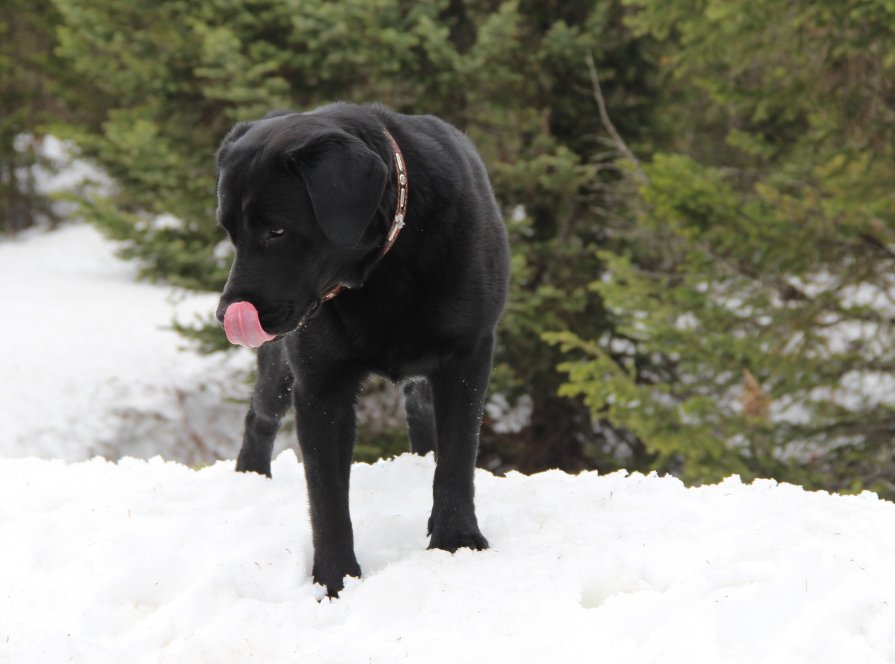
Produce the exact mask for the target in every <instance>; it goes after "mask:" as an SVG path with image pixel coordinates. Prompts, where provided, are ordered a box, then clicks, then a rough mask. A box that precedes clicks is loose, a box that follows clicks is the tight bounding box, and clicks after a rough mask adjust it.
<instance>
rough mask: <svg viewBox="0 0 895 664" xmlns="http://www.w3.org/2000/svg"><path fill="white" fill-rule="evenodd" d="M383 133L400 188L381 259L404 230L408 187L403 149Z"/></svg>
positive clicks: (340, 287) (329, 296)
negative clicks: (393, 160)
mask: <svg viewBox="0 0 895 664" xmlns="http://www.w3.org/2000/svg"><path fill="white" fill-rule="evenodd" d="M382 131H383V132H384V133H385V137H386V138H387V139H388V142H389V144H390V145H391V148H392V155H393V156H394V159H395V181H396V184H397V186H398V203H397V205H396V207H395V217H394V219H392V226H391V228H390V229H389V231H388V235H387V236H386V239H385V244H384V245H383V247H382V249H381V250H380V252H379V259H382V257H383V256H385V255H386V254H387V253H388V252H389V251H390V250H391V248H392V246H393V245H394V244H395V240H397V239H398V235H399V234H400V233H401V229H402V228H404V224H405V222H404V218H405V217H406V216H407V185H408V182H407V165H406V163H405V162H404V154H403V153H402V152H401V148H399V147H398V143H397V142H396V141H395V138H394V137H393V136H392V135H391V134H390V133H389V131H388V129H386V128H385V127H383V128H382ZM379 259H377V260H379ZM346 288H347V286H346V285H345V284H336V285H335V286H333V287H332V288H330V289H329V290H328V291H326V292H325V293H324V294H323V297H321V298H320V301H321V302H328V301H329V300H331V299H333V298H334V297H335V296H336V295H338V294H339V293H341V292H342V291H343V290H345V289H346Z"/></svg>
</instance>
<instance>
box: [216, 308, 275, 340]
mask: <svg viewBox="0 0 895 664" xmlns="http://www.w3.org/2000/svg"><path fill="white" fill-rule="evenodd" d="M224 332H226V333H227V341H229V342H230V343H231V344H239V345H240V346H246V347H247V348H257V347H258V346H260V345H261V344H263V343H264V342H265V341H271V340H272V339H274V338H276V335H274V334H268V333H267V332H265V331H264V328H263V327H261V322H260V321H259V320H258V310H257V309H255V305H253V304H252V303H251V302H234V303H233V304H231V305H230V306H229V307H227V311H226V312H225V313H224Z"/></svg>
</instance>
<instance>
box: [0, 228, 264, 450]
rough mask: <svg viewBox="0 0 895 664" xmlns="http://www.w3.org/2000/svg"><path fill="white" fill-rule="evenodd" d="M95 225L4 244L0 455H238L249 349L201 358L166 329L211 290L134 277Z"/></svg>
mask: <svg viewBox="0 0 895 664" xmlns="http://www.w3.org/2000/svg"><path fill="white" fill-rule="evenodd" d="M114 251H115V245H114V244H113V243H112V242H110V241H108V240H106V239H105V238H103V237H102V236H101V235H100V234H99V233H98V232H97V231H96V230H95V229H94V228H92V227H90V226H87V225H85V224H81V223H73V224H69V225H66V226H63V227H61V228H60V229H59V230H55V231H49V232H46V231H32V232H28V233H24V234H22V235H20V236H17V237H15V238H11V239H10V238H5V239H2V240H0V303H2V307H3V321H2V324H0V349H2V350H0V376H2V378H3V380H2V381H0V456H7V457H10V456H12V457H18V456H27V455H37V456H43V457H56V458H62V459H68V460H81V459H86V458H89V457H91V456H93V455H96V454H102V455H105V456H111V457H115V458H117V457H120V456H124V455H130V456H141V457H151V456H154V455H156V454H163V455H164V456H165V457H166V458H171V459H178V460H181V461H184V462H187V463H196V462H200V461H203V460H208V459H209V458H212V459H213V458H216V455H221V454H224V455H226V456H233V455H234V454H235V452H236V450H238V445H239V440H240V437H241V427H242V417H243V415H244V412H245V405H244V403H238V402H236V400H239V399H243V400H244V399H245V398H246V396H247V394H248V392H249V385H248V384H247V383H246V382H245V375H246V371H247V369H248V368H249V367H251V366H252V362H253V361H254V360H253V356H252V354H251V353H250V352H248V351H246V352H238V351H237V352H235V353H232V354H229V355H224V354H217V355H213V356H200V355H198V354H196V353H195V352H192V351H190V350H189V349H188V348H186V345H187V344H186V342H185V341H184V340H183V339H182V338H181V337H180V336H179V335H178V334H177V333H176V332H174V331H173V330H172V329H171V323H172V319H173V318H174V317H178V318H179V319H180V320H183V321H192V320H193V317H194V316H196V315H199V314H206V315H207V314H208V312H210V311H211V310H212V309H213V307H214V306H215V302H216V297H215V295H214V294H211V293H209V294H207V295H205V294H200V295H196V294H190V295H186V294H183V293H177V292H174V291H172V290H171V289H170V288H167V287H163V286H156V285H151V284H144V283H137V282H136V268H135V266H134V265H133V264H131V263H128V262H125V261H122V260H120V259H118V258H116V257H115V255H114Z"/></svg>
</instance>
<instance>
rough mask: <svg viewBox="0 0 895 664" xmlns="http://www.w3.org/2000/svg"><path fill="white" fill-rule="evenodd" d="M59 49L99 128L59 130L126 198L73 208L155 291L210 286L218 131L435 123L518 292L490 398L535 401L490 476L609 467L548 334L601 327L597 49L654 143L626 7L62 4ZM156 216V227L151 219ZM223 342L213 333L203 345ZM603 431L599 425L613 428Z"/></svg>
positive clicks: (69, 0)
mask: <svg viewBox="0 0 895 664" xmlns="http://www.w3.org/2000/svg"><path fill="white" fill-rule="evenodd" d="M54 1H55V3H56V6H57V7H58V8H59V11H60V12H61V14H62V16H63V18H64V27H63V29H62V31H61V33H60V40H61V53H62V54H63V55H64V56H65V57H66V58H68V59H69V60H70V61H71V62H72V64H73V66H74V67H75V68H76V69H77V70H78V71H79V73H80V74H81V75H83V76H84V78H86V79H89V80H91V81H93V85H94V86H95V90H94V93H95V98H96V99H97V100H99V102H100V103H101V104H102V105H103V107H104V118H103V121H102V122H101V123H99V124H97V125H94V126H81V127H78V128H76V129H75V130H74V131H72V132H71V135H72V137H73V138H75V139H76V141H77V142H78V144H79V145H80V146H82V148H83V149H84V151H85V152H86V153H87V154H88V155H90V156H92V157H93V158H94V159H96V160H97V161H99V162H100V163H101V164H102V165H104V166H105V167H106V169H107V170H108V171H109V173H110V175H112V177H113V178H114V179H115V180H116V181H117V182H118V183H119V185H120V188H119V190H118V191H117V192H116V194H115V195H114V196H112V197H111V198H108V199H97V198H93V199H91V200H88V201H85V212H86V214H88V216H90V217H91V218H92V219H93V220H94V221H95V222H96V223H98V224H100V225H101V226H102V227H103V228H105V229H106V231H107V232H109V233H111V234H112V235H114V236H115V237H117V238H119V239H124V240H126V241H127V242H128V249H127V253H128V255H131V256H135V257H137V258H139V259H141V260H142V261H143V265H144V268H145V269H144V273H145V275H146V276H149V277H153V278H160V279H165V280H167V281H169V282H171V283H174V284H177V285H181V286H185V287H190V288H205V289H212V290H214V289H218V288H220V286H221V284H222V283H223V281H224V279H225V277H226V271H227V268H228V267H229V257H228V256H227V254H226V252H223V251H221V249H220V245H221V244H222V242H223V237H222V235H221V233H220V231H219V230H218V229H217V228H216V227H215V224H214V210H213V206H214V197H213V189H214V181H213V178H214V170H213V163H214V162H213V155H214V151H215V149H216V146H217V144H218V142H219V141H220V139H221V137H222V136H223V135H224V134H225V133H226V130H227V129H228V127H229V126H230V125H231V124H232V123H234V122H235V121H237V120H242V119H247V118H254V117H258V116H260V115H263V114H264V113H265V112H266V111H267V110H269V109H271V108H299V109H308V108H313V107H314V106H316V105H318V104H321V103H325V102H328V101H332V100H335V99H343V100H347V101H355V102H363V101H369V100H379V101H382V102H384V103H386V104H387V105H389V106H391V107H392V108H394V109H395V110H398V111H402V112H408V113H435V114H437V115H440V116H442V117H445V118H446V119H447V120H449V121H451V122H453V123H454V124H456V125H458V126H459V127H461V128H463V129H464V130H466V131H467V132H468V133H469V135H470V136H471V138H472V139H473V140H474V141H475V142H476V143H477V145H478V146H479V148H480V150H481V152H482V154H483V156H484V158H485V161H486V163H487V164H488V166H489V169H490V171H491V176H492V179H493V182H494V185H495V188H496V191H497V195H498V199H499V200H500V201H501V202H502V203H503V204H504V206H505V213H506V217H507V220H508V224H509V227H510V232H511V236H512V245H513V248H514V258H513V261H514V265H513V267H514V271H513V273H514V281H513V294H512V296H511V302H510V307H509V310H508V313H507V315H506V317H505V319H504V323H503V327H502V329H501V335H500V347H499V350H498V366H497V371H496V376H495V386H496V389H498V390H500V391H501V392H503V393H505V394H507V395H509V396H510V397H515V396H520V395H527V396H528V397H530V398H531V400H532V403H533V413H532V422H531V425H530V426H529V427H528V429H527V431H525V432H523V435H521V436H513V437H500V436H497V435H495V434H491V435H488V432H486V436H485V438H486V441H485V445H484V452H485V457H486V460H487V461H488V462H489V463H492V464H495V465H502V466H509V467H519V468H522V469H524V470H536V469H540V468H544V467H551V466H559V467H563V468H567V469H577V468H583V467H592V466H593V465H594V464H597V465H599V466H600V467H603V468H612V467H615V465H616V463H617V462H616V461H615V460H614V459H613V458H612V454H611V453H612V452H613V448H612V445H611V444H610V443H611V442H612V441H614V440H616V439H617V438H618V436H607V435H606V434H605V432H601V433H595V429H594V427H593V426H592V423H591V420H590V416H589V413H588V411H587V410H586V409H585V408H584V407H583V405H582V402H581V401H580V400H572V399H564V398H560V397H559V396H558V395H557V389H558V388H559V385H560V383H561V376H560V375H559V374H558V373H557V372H556V370H555V365H556V363H557V362H558V361H559V360H560V358H561V355H560V353H559V351H558V349H556V348H552V347H550V346H548V345H547V344H545V343H543V342H542V341H541V339H540V334H541V333H542V332H545V331H548V330H554V329H563V328H567V327H571V328H574V329H577V330H579V331H581V332H582V333H584V334H587V335H588V336H591V335H598V334H601V333H603V331H605V330H606V329H607V326H608V321H607V319H606V317H605V315H604V312H603V308H602V305H601V304H600V302H599V300H597V299H594V298H590V297H588V293H587V284H588V283H589V282H590V281H591V280H592V279H593V278H594V276H596V275H597V274H599V272H600V270H601V269H602V267H601V266H602V263H601V259H599V258H598V257H597V256H596V253H595V250H596V247H597V246H599V245H600V243H601V242H603V241H604V240H605V237H604V233H603V230H602V222H601V219H600V218H599V217H598V216H597V215H595V214H594V213H593V208H594V207H595V206H599V205H600V201H601V193H600V188H599V187H596V186H594V181H595V180H602V179H606V178H609V179H611V178H613V177H615V176H614V175H611V174H609V175H605V173H606V171H605V166H606V162H607V161H608V160H611V158H612V156H611V155H609V156H607V155H605V154H603V155H601V154H600V153H601V152H605V150H604V148H603V144H602V143H601V141H600V136H601V133H602V128H601V125H600V121H599V119H598V116H597V113H596V109H595V107H594V104H593V99H592V97H591V93H590V88H589V82H588V73H587V68H586V64H585V58H586V56H587V55H588V54H589V53H593V55H594V57H595V58H596V60H597V62H598V63H599V65H600V67H601V71H602V73H603V75H604V78H605V86H606V94H607V97H608V98H609V99H610V100H611V104H612V106H613V108H614V109H616V110H617V111H619V113H620V116H621V117H620V119H619V126H620V127H621V128H622V129H623V130H624V132H625V134H626V136H628V137H629V140H632V141H634V142H635V144H638V145H639V142H640V141H643V142H648V140H649V138H648V135H649V134H648V130H649V128H650V127H651V122H652V121H651V113H652V111H651V109H652V107H653V96H654V90H653V85H652V83H651V80H652V77H653V70H652V67H651V65H650V61H651V60H650V58H649V57H648V55H647V54H646V52H645V49H644V46H643V44H645V43H648V42H649V39H648V38H647V39H639V38H635V37H634V36H632V35H631V33H630V31H629V30H628V29H627V28H626V27H625V25H624V23H623V18H624V14H625V10H624V9H623V7H622V6H621V5H620V4H619V3H618V2H596V1H595V0H588V1H584V0H574V1H567V2H561V3H560V2H546V3H545V2H535V1H515V0H510V1H506V2H497V1H484V2H483V1H481V0H427V1H425V2H412V3H411V2H404V1H401V0H375V1H373V2H329V1H324V0H302V1H301V2H298V1H288V0H216V1H215V2H208V3H183V2H174V1H169V2H156V1H152V2H149V1H148V0H135V1H134V2H130V3H120V2H118V1H117V0H89V2H84V0H54ZM163 213H168V214H170V215H173V216H174V217H175V218H177V219H179V220H180V221H181V223H171V221H170V217H163V221H162V222H159V221H158V220H157V219H155V216H154V215H158V214H163ZM201 336H202V337H203V338H204V339H206V340H211V339H215V340H216V341H217V343H218V344H222V343H223V338H222V335H221V334H220V333H219V331H217V330H215V329H214V328H211V333H208V332H205V333H201ZM607 430H608V429H607Z"/></svg>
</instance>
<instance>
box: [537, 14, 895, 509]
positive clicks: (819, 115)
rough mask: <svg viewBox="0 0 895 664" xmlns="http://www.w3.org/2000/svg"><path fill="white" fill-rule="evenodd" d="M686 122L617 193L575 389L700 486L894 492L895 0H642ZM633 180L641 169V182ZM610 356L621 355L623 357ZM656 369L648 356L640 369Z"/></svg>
mask: <svg viewBox="0 0 895 664" xmlns="http://www.w3.org/2000/svg"><path fill="white" fill-rule="evenodd" d="M630 4H631V5H632V6H635V7H636V8H637V9H638V12H637V14H636V16H635V17H634V18H633V19H632V20H631V25H632V26H633V27H634V29H635V30H637V31H638V33H639V34H642V35H647V34H649V35H652V36H653V37H654V38H656V39H657V40H658V41H659V42H660V47H661V49H662V52H663V53H664V55H663V61H664V63H665V69H664V75H665V79H664V80H665V82H666V85H667V87H668V89H669V91H670V92H669V96H668V99H669V102H668V103H667V105H665V106H664V107H663V109H662V110H663V113H665V114H666V117H667V118H669V119H670V121H671V124H672V125H674V126H675V127H679V128H680V129H681V130H680V131H679V132H675V134H674V135H673V140H671V141H669V142H668V143H667V144H665V145H663V146H661V147H662V150H661V151H657V152H655V153H654V154H652V155H649V159H648V161H647V163H645V164H644V165H643V167H642V170H640V171H638V170H637V168H635V167H633V166H632V168H631V169H630V170H629V171H628V176H627V177H626V179H625V180H623V181H622V182H621V183H620V184H619V189H618V193H619V200H626V201H627V205H626V206H625V207H624V208H623V209H624V210H625V212H626V214H624V215H621V216H620V217H619V218H618V219H616V222H615V228H614V232H615V233H616V234H618V235H620V236H624V237H627V238H629V242H628V243H627V247H628V248H627V250H626V251H624V252H615V253H609V252H606V251H604V252H603V253H601V254H600V256H601V257H602V259H603V260H604V261H605V262H606V264H607V266H608V273H607V275H605V276H604V278H602V279H600V280H597V281H594V282H593V283H592V285H591V288H592V290H593V292H594V294H595V295H596V296H597V297H598V299H600V300H601V301H603V302H605V304H606V306H607V308H608V310H609V311H610V312H611V313H610V315H611V317H612V318H613V319H614V320H615V321H616V325H617V329H618V330H619V332H621V333H622V334H623V335H624V336H625V337H627V339H628V340H629V343H627V344H625V345H623V346H622V345H619V344H617V343H615V344H614V342H615V340H614V339H605V338H598V337H594V336H593V335H582V334H577V333H575V332H577V331H575V330H573V331H570V332H567V333H564V334H559V335H554V336H552V337H551V340H552V341H554V342H556V343H560V344H562V345H563V347H564V348H565V349H566V350H567V351H568V352H569V353H570V359H569V361H567V362H566V363H565V364H564V365H563V369H564V370H565V371H566V372H567V373H568V376H569V380H568V383H567V385H566V387H565V388H564V393H565V394H569V395H580V396H584V397H585V399H586V401H587V403H588V404H589V406H590V408H591V410H592V412H593V414H594V415H595V416H596V417H601V418H607V419H609V420H610V421H611V422H613V423H615V424H616V425H617V426H619V427H622V428H625V429H627V430H629V431H631V432H633V433H634V434H636V435H637V437H638V438H639V439H640V440H641V441H642V442H643V443H644V444H645V445H646V447H647V449H648V450H649V451H651V452H652V453H654V454H655V455H656V457H655V461H654V465H655V467H657V468H662V469H669V470H673V471H675V472H678V473H680V474H681V475H683V477H684V478H686V479H688V480H696V481H706V480H716V479H718V478H720V477H722V476H723V475H725V474H727V473H729V472H739V473H741V474H743V475H744V476H746V477H755V476H767V475H771V476H773V477H776V478H778V479H782V480H788V481H795V482H799V483H803V484H806V485H808V486H815V487H827V488H838V489H860V488H865V487H866V488H872V489H875V490H878V491H880V492H882V493H883V494H884V495H888V496H892V495H895V484H893V478H895V461H893V459H895V455H893V452H895V439H893V434H895V412H893V404H892V402H891V400H888V399H887V398H886V395H885V394H881V393H884V392H887V391H888V390H887V389H886V387H887V386H890V385H891V384H892V382H893V378H895V377H893V369H895V363H893V360H895V355H893V353H895V337H893V326H892V323H893V312H895V307H893V302H892V297H893V295H892V294H893V292H895V291H893V283H892V274H893V268H895V265H893V261H895V252H893V250H892V247H893V246H895V205H893V199H892V173H893V172H895V169H893V166H895V163H893V156H895V154H893V150H895V148H893V145H895V142H893V138H895V136H893V131H895V122H893V121H895V112H893V100H895V83H893V80H895V79H893V76H892V73H893V71H892V70H893V66H895V39H893V37H895V34H893V31H895V20H893V19H895V6H893V5H892V4H891V3H890V2H886V1H885V0H872V1H868V2H820V3H818V2H808V1H807V0H806V1H803V2H793V3H787V4H786V5H785V6H782V5H780V3H775V2H771V1H770V0H759V1H754V0H753V1H750V2H746V1H744V0H732V1H725V2H717V1H713V0H696V1H693V0H671V1H669V2H662V3H659V2H652V1H650V0H630ZM635 173H639V178H635V177H633V174H635ZM613 344H614V345H613ZM644 359H648V362H647V363H645V362H644Z"/></svg>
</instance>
